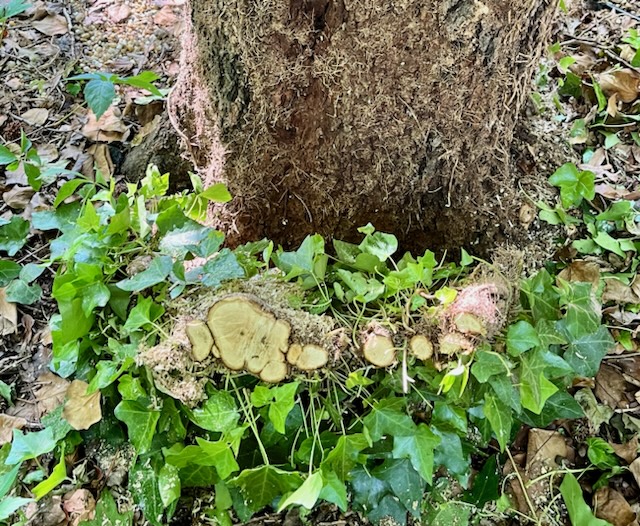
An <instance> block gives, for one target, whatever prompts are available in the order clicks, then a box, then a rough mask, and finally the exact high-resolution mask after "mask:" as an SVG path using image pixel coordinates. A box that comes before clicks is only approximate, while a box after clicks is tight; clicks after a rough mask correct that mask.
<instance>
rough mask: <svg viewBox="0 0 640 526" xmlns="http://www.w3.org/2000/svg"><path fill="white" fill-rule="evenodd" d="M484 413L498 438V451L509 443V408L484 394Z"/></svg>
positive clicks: (510, 426)
mask: <svg viewBox="0 0 640 526" xmlns="http://www.w3.org/2000/svg"><path fill="white" fill-rule="evenodd" d="M484 400H485V403H484V414H485V416H486V417H487V420H489V423H490V424H491V429H493V432H494V433H495V435H496V438H497V439H498V444H500V451H504V449H505V448H506V447H507V445H508V444H509V439H510V438H511V428H512V427H513V418H512V417H511V408H509V407H507V406H506V405H505V404H503V403H502V402H501V401H500V400H498V399H497V398H495V397H494V396H491V395H489V394H486V395H485V396H484Z"/></svg>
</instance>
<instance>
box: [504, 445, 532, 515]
mask: <svg viewBox="0 0 640 526" xmlns="http://www.w3.org/2000/svg"><path fill="white" fill-rule="evenodd" d="M505 451H506V453H507V455H508V457H509V460H510V461H511V466H512V467H513V472H514V473H515V474H516V478H517V479H518V482H519V483H520V487H521V488H522V493H523V494H524V499H525V501H526V502H527V506H529V510H531V513H532V514H533V518H532V520H533V522H535V523H537V522H538V515H537V514H536V509H535V508H534V507H533V503H532V502H531V499H530V498H529V493H528V492H527V486H526V485H525V483H524V480H522V475H520V471H519V470H518V465H517V464H516V461H515V460H513V456H512V455H511V451H509V448H508V447H506V448H505Z"/></svg>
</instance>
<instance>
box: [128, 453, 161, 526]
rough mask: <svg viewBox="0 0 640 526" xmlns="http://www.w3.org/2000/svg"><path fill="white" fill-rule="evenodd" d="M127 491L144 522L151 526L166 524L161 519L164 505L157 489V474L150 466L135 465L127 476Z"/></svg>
mask: <svg viewBox="0 0 640 526" xmlns="http://www.w3.org/2000/svg"><path fill="white" fill-rule="evenodd" d="M129 491H130V492H131V495H132V497H133V499H134V501H135V502H136V503H137V504H138V506H140V509H141V510H142V511H143V512H144V518H145V519H146V520H148V521H149V522H150V523H151V524H152V525H153V526H163V525H164V524H166V523H165V522H164V521H163V519H162V517H163V510H164V505H163V504H162V497H161V496H160V490H159V489H158V474H157V473H156V472H155V470H154V469H153V468H152V467H151V466H149V465H145V466H142V465H140V464H136V465H135V466H134V467H133V469H132V470H131V472H130V474H129Z"/></svg>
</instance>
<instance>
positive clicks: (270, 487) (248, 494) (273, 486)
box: [228, 466, 302, 514]
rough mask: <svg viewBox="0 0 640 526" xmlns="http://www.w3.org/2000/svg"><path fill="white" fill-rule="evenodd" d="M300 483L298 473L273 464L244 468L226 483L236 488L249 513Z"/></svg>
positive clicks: (294, 488)
mask: <svg viewBox="0 0 640 526" xmlns="http://www.w3.org/2000/svg"><path fill="white" fill-rule="evenodd" d="M301 484H302V477H301V476H300V475H299V474H298V473H295V472H293V473H291V472H288V471H283V470H281V469H278V468H275V467H273V466H261V467H259V468H253V469H245V470H244V471H243V472H242V473H240V474H239V475H238V476H237V477H235V478H233V479H231V480H230V481H229V483H228V485H229V486H230V487H233V488H237V489H238V490H239V492H240V495H241V496H242V499H243V504H244V506H245V507H246V508H247V509H248V511H249V512H250V513H251V514H254V513H256V512H258V511H260V510H261V509H262V508H264V507H265V506H267V505H268V504H271V503H272V502H273V501H274V500H275V499H276V498H278V497H280V496H282V495H284V494H285V493H289V492H291V491H295V490H296V489H297V488H298V487H299V486H300V485H301Z"/></svg>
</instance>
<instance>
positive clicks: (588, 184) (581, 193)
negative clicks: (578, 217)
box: [549, 163, 595, 208]
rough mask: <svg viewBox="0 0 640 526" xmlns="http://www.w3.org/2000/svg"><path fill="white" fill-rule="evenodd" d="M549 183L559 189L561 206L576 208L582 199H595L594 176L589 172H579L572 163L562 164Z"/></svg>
mask: <svg viewBox="0 0 640 526" xmlns="http://www.w3.org/2000/svg"><path fill="white" fill-rule="evenodd" d="M549 183H550V184H552V185H553V186H557V187H559V188H560V199H561V200H562V206H564V207H565V208H571V207H574V206H578V205H579V204H580V203H581V202H582V199H583V198H584V199H588V200H591V199H593V198H594V197H595V175H594V174H593V173H592V172H589V171H580V170H578V168H577V167H576V165H575V164H573V163H566V164H563V165H562V166H561V167H560V168H558V169H557V170H556V171H555V172H554V173H553V175H552V176H551V177H550V178H549Z"/></svg>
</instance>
